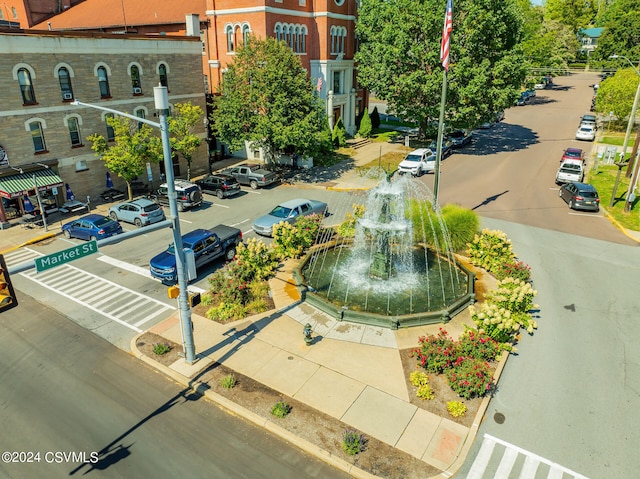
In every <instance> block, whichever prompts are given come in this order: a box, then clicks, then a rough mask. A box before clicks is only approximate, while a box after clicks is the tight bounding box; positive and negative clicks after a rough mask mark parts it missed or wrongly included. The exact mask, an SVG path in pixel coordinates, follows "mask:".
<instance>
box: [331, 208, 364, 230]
mask: <svg viewBox="0 0 640 479" xmlns="http://www.w3.org/2000/svg"><path fill="white" fill-rule="evenodd" d="M352 208H353V213H347V215H346V218H347V219H346V220H344V221H343V222H342V223H340V225H339V226H338V229H337V231H338V234H339V235H340V236H342V237H343V238H353V237H354V236H355V235H356V223H357V222H358V220H359V219H360V218H362V216H363V215H364V205H359V204H354V205H353V206H352Z"/></svg>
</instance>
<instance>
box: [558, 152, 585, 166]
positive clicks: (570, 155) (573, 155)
mask: <svg viewBox="0 0 640 479" xmlns="http://www.w3.org/2000/svg"><path fill="white" fill-rule="evenodd" d="M578 159H579V160H582V163H583V164H584V151H582V149H581V148H567V149H566V150H564V153H563V154H562V158H560V163H562V162H563V161H564V160H578Z"/></svg>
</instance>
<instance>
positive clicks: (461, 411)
mask: <svg viewBox="0 0 640 479" xmlns="http://www.w3.org/2000/svg"><path fill="white" fill-rule="evenodd" d="M447 411H449V414H451V416H453V417H462V416H464V415H465V413H466V412H467V406H465V405H464V404H462V403H461V402H460V401H448V402H447Z"/></svg>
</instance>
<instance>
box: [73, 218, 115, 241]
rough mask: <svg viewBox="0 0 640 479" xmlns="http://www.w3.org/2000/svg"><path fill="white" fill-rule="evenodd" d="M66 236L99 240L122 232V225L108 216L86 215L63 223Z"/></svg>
mask: <svg viewBox="0 0 640 479" xmlns="http://www.w3.org/2000/svg"><path fill="white" fill-rule="evenodd" d="M62 233H63V234H64V236H65V238H79V239H83V240H87V241H89V240H99V239H104V238H109V237H111V236H114V235H117V234H120V233H122V226H120V223H118V222H117V221H113V220H112V219H111V218H109V217H108V216H102V215H96V214H91V215H86V216H83V217H82V218H78V219H77V220H73V221H70V222H69V223H65V224H64V225H62Z"/></svg>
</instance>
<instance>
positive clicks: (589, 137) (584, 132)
mask: <svg viewBox="0 0 640 479" xmlns="http://www.w3.org/2000/svg"><path fill="white" fill-rule="evenodd" d="M595 139H596V129H595V127H594V126H591V125H585V124H582V125H580V128H578V131H576V140H583V141H593V140H595Z"/></svg>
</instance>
